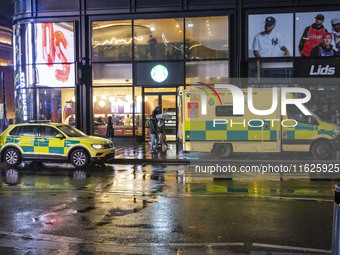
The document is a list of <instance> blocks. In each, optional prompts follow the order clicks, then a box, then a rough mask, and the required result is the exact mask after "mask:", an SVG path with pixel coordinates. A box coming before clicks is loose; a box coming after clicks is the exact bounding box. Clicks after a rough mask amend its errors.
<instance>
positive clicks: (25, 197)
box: [0, 163, 335, 254]
mask: <svg viewBox="0 0 340 255" xmlns="http://www.w3.org/2000/svg"><path fill="white" fill-rule="evenodd" d="M0 168H1V177H0V201H1V207H0V247H1V248H0V254H249V253H251V254H267V252H271V253H270V254H299V253H300V254H302V253H303V254H306V253H308V254H310V253H312V254H324V253H330V249H331V239H332V217H333V192H334V185H335V181H311V180H309V179H300V178H299V179H284V180H277V179H259V178H240V179H233V180H230V179H214V178H213V177H212V176H207V175H200V174H195V173H193V172H192V171H190V168H189V167H188V166H186V165H164V164H152V165H149V164H137V165H114V164H108V165H106V166H97V165H96V166H91V167H90V168H87V169H86V170H76V169H74V168H73V167H72V166H71V165H70V164H36V163H35V164H33V163H32V164H22V165H20V166H19V167H18V168H16V169H6V168H5V167H4V166H3V165H0Z"/></svg>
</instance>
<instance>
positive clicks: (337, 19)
mask: <svg viewBox="0 0 340 255" xmlns="http://www.w3.org/2000/svg"><path fill="white" fill-rule="evenodd" d="M331 22H332V25H335V24H339V23H340V19H339V18H334V19H332V21H331Z"/></svg>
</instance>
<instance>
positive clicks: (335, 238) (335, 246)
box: [332, 183, 340, 255]
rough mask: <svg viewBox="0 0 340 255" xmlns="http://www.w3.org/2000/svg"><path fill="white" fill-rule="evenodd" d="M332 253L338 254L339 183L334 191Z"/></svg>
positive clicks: (339, 236) (339, 249) (339, 225)
mask: <svg viewBox="0 0 340 255" xmlns="http://www.w3.org/2000/svg"><path fill="white" fill-rule="evenodd" d="M332 254H333V255H335V254H336V255H338V254H339V255H340V183H337V184H336V185H335V191H334V212H333V238H332Z"/></svg>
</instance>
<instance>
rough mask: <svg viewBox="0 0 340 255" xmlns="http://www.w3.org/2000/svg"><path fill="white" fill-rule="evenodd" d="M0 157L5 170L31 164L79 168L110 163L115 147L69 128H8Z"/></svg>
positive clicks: (31, 125) (29, 125)
mask: <svg viewBox="0 0 340 255" xmlns="http://www.w3.org/2000/svg"><path fill="white" fill-rule="evenodd" d="M0 155H1V162H5V163H6V164H7V165H9V166H16V165H19V164H20V163H21V161H23V160H32V161H44V162H70V163H72V164H73V165H74V166H75V167H76V168H83V167H86V166H87V165H88V164H89V163H90V162H106V161H108V160H111V159H113V158H114V156H115V147H114V144H113V142H112V141H110V140H108V139H105V138H101V137H96V136H88V135H86V134H84V133H83V132H81V131H80V130H78V129H76V128H73V127H72V126H70V125H65V124H58V123H25V124H17V125H10V126H9V127H8V128H7V129H6V130H5V131H4V132H3V133H2V134H1V135H0Z"/></svg>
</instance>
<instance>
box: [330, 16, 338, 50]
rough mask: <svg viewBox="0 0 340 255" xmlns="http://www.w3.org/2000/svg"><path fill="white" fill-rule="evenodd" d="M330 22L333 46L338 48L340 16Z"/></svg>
mask: <svg viewBox="0 0 340 255" xmlns="http://www.w3.org/2000/svg"><path fill="white" fill-rule="evenodd" d="M331 23H332V34H333V38H334V44H335V48H336V49H337V50H338V51H339V50H340V18H334V19H332V21H331Z"/></svg>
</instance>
